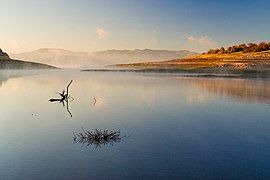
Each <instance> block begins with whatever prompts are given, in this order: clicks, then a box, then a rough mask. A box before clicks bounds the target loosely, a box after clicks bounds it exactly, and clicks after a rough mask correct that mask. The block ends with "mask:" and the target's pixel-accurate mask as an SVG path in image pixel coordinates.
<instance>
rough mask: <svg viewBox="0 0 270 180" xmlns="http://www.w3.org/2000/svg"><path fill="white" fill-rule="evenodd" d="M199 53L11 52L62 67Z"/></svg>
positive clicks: (162, 58)
mask: <svg viewBox="0 0 270 180" xmlns="http://www.w3.org/2000/svg"><path fill="white" fill-rule="evenodd" d="M195 54H197V53H195V52H190V51H187V50H180V51H169V50H151V49H143V50H140V49H136V50H107V51H100V52H73V51H69V50H64V49H54V48H43V49H38V50H35V51H32V52H24V53H19V54H10V56H11V57H12V58H15V59H20V60H27V61H28V60H29V61H32V62H37V63H44V64H48V65H51V66H56V67H60V68H94V67H103V66H106V65H112V64H119V63H135V62H155V61H161V60H171V59H179V58H186V57H189V56H192V55H195Z"/></svg>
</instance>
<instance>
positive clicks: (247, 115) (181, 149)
mask: <svg viewBox="0 0 270 180" xmlns="http://www.w3.org/2000/svg"><path fill="white" fill-rule="evenodd" d="M71 79H73V80H74V82H73V83H72V85H71V87H70V95H71V96H72V97H73V98H74V100H73V101H70V102H69V110H70V112H71V113H72V117H71V116H70V114H69V113H68V111H67V109H66V105H65V107H63V105H62V104H61V103H50V102H49V101H48V100H49V99H50V98H58V95H57V94H56V93H57V91H62V90H63V89H64V88H65V87H66V85H67V84H68V83H69V81H70V80H71ZM93 98H96V99H97V102H96V104H95V105H94V99H93ZM0 100H1V101H0V123H1V126H0V166H1V167H0V176H1V179H193V178H242V179H247V178H249V179H254V178H265V179H269V178H270V154H269V153H270V81H269V80H256V79H228V78H195V77H180V76H178V75H161V74H135V73H119V72H117V73H114V72H80V71H76V70H74V71H53V72H38V73H37V72H31V71H28V72H23V73H22V72H13V71H11V72H7V71H2V72H1V73H0ZM82 128H83V129H85V130H89V131H93V130H95V129H101V130H112V131H118V130H120V132H121V136H124V135H126V136H125V137H123V138H122V139H121V141H120V142H116V143H113V145H111V144H107V145H105V146H103V145H101V146H100V147H97V148H96V146H95V145H89V146H86V145H82V144H81V143H74V142H73V132H75V133H78V132H82Z"/></svg>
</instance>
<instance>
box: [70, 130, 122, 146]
mask: <svg viewBox="0 0 270 180" xmlns="http://www.w3.org/2000/svg"><path fill="white" fill-rule="evenodd" d="M120 135H121V133H120V131H108V130H104V131H102V130H97V129H96V130H95V131H86V130H84V129H83V128H82V132H79V133H74V132H73V142H74V143H81V144H82V145H86V146H89V145H95V147H96V148H97V147H100V148H101V146H105V145H107V144H110V145H112V146H113V144H114V143H119V142H120V141H121V139H122V138H124V137H126V136H123V137H121V136H120Z"/></svg>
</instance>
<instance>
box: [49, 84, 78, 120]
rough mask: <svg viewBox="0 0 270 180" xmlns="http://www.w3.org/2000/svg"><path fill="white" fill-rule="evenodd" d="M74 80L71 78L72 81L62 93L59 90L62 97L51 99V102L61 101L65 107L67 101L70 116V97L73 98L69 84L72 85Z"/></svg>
mask: <svg viewBox="0 0 270 180" xmlns="http://www.w3.org/2000/svg"><path fill="white" fill-rule="evenodd" d="M72 82H73V80H71V81H70V83H69V84H68V85H67V88H66V90H63V91H62V92H61V93H60V92H58V94H59V95H60V97H61V98H52V99H50V100H49V101H50V102H60V103H62V105H63V106H64V107H65V103H66V104H67V106H66V107H67V111H68V113H69V115H70V117H72V113H71V112H70V110H69V106H68V102H69V99H71V100H73V98H72V97H70V95H69V86H70V85H71V83H72Z"/></svg>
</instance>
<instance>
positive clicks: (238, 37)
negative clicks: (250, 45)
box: [0, 0, 270, 52]
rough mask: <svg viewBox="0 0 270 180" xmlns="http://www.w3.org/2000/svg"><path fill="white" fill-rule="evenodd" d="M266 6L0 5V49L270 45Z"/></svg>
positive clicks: (216, 0)
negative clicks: (251, 43) (250, 43)
mask: <svg viewBox="0 0 270 180" xmlns="http://www.w3.org/2000/svg"><path fill="white" fill-rule="evenodd" d="M269 10H270V1H268V0H42V1H41V0H0V12H1V22H0V23H1V25H0V27H1V30H0V32H1V33H0V47H1V48H2V49H4V50H5V51H7V52H23V51H32V50H35V49H38V48H44V47H54V48H63V49H69V50H73V51H90V52H91V51H99V50H107V49H144V48H151V49H169V50H180V49H188V50H192V51H198V52H201V51H204V50H206V49H209V48H211V47H219V46H227V45H230V44H234V43H241V42H259V41H269V40H270V20H269V19H270V13H269Z"/></svg>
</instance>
